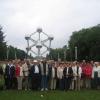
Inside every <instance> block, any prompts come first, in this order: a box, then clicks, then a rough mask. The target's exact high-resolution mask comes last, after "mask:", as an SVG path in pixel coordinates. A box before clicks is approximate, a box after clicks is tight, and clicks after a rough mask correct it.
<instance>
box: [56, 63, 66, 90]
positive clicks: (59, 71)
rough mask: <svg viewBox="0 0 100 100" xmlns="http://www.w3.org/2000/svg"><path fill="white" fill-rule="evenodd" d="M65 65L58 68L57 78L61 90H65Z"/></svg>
mask: <svg viewBox="0 0 100 100" xmlns="http://www.w3.org/2000/svg"><path fill="white" fill-rule="evenodd" d="M63 69H64V68H63V65H62V64H60V65H59V67H58V68H57V77H58V80H59V89H60V90H63Z"/></svg>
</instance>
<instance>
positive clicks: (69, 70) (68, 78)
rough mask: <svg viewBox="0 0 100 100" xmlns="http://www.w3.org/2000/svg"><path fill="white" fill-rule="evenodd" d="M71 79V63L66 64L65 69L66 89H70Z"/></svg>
mask: <svg viewBox="0 0 100 100" xmlns="http://www.w3.org/2000/svg"><path fill="white" fill-rule="evenodd" d="M72 79H73V70H72V66H71V64H68V71H67V82H66V83H67V86H66V90H69V89H70V86H71V83H72Z"/></svg>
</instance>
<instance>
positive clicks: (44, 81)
mask: <svg viewBox="0 0 100 100" xmlns="http://www.w3.org/2000/svg"><path fill="white" fill-rule="evenodd" d="M41 88H43V89H46V88H48V76H46V75H42V79H41Z"/></svg>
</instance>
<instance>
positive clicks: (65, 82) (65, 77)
mask: <svg viewBox="0 0 100 100" xmlns="http://www.w3.org/2000/svg"><path fill="white" fill-rule="evenodd" d="M67 75H68V66H67V64H64V70H63V78H64V90H65V91H67V90H68V87H67V85H68V83H67V82H68V81H67V80H68V76H67Z"/></svg>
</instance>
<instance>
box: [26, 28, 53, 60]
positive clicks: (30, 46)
mask: <svg viewBox="0 0 100 100" xmlns="http://www.w3.org/2000/svg"><path fill="white" fill-rule="evenodd" d="M40 33H42V34H40ZM35 34H36V35H37V36H38V37H37V39H35V38H33V37H32V35H35ZM36 35H35V36H36ZM41 35H45V38H44V40H43V39H42V37H41ZM25 39H26V40H27V45H28V46H27V48H26V50H27V54H28V52H29V51H31V52H33V53H34V54H35V55H36V57H37V58H42V56H43V55H44V54H45V53H46V52H50V49H51V42H52V40H53V39H54V37H53V36H52V35H48V34H46V33H44V32H43V31H42V28H38V29H37V30H36V32H34V33H32V34H31V35H27V36H25ZM30 41H31V42H30ZM31 43H32V44H31ZM46 43H48V45H47V44H46ZM33 47H36V48H37V52H36V51H34V49H33ZM43 47H44V48H45V49H44V51H41V49H42V48H43Z"/></svg>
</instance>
